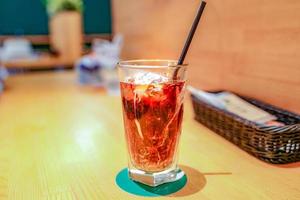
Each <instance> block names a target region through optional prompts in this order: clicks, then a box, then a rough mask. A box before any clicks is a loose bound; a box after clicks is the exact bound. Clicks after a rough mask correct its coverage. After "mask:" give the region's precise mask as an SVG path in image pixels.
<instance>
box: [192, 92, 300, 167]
mask: <svg viewBox="0 0 300 200" xmlns="http://www.w3.org/2000/svg"><path fill="white" fill-rule="evenodd" d="M219 92H221V91H219ZM215 93H217V92H215ZM191 97H192V102H193V107H194V111H195V119H196V120H197V121H199V122H200V123H202V124H204V125H205V126H207V127H208V128H210V129H212V130H213V131H214V132H216V133H218V134H219V135H221V136H222V137H224V138H226V139H227V140H229V141H230V142H232V143H234V144H236V145H237V146H238V147H240V148H241V149H243V150H245V151H246V152H248V153H250V154H252V155H254V156H255V157H257V158H259V159H260V160H263V161H266V162H269V163H273V164H285V163H291V162H296V161H300V116H299V115H297V114H294V113H291V112H288V111H286V110H283V109H280V108H276V107H274V106H271V105H269V104H266V103H263V102H260V101H257V100H254V99H252V98H248V97H242V96H239V97H241V98H242V99H244V100H246V101H248V102H249V103H251V104H253V105H255V106H257V107H259V108H261V109H263V110H265V111H267V112H268V113H271V114H273V115H275V116H276V117H277V121H279V122H283V123H284V124H286V125H285V126H281V127H278V126H266V125H258V124H256V123H254V122H251V121H248V120H246V119H244V118H241V117H239V116H237V115H235V114H233V113H230V112H227V111H224V110H221V109H219V108H216V107H214V106H212V105H210V104H207V103H205V102H204V101H201V100H199V98H197V97H195V96H194V95H191Z"/></svg>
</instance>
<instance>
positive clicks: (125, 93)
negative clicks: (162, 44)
mask: <svg viewBox="0 0 300 200" xmlns="http://www.w3.org/2000/svg"><path fill="white" fill-rule="evenodd" d="M118 70H119V77H120V87H121V97H122V105H123V119H124V127H125V136H126V142H127V148H128V154H129V156H128V158H129V165H128V171H129V176H130V178H131V179H133V180H134V181H138V182H141V183H144V184H147V185H150V186H157V185H160V184H163V183H166V182H173V181H176V180H178V179H180V178H181V177H182V176H183V175H184V172H183V171H181V170H180V169H179V168H178V167H177V157H178V156H177V155H178V150H177V149H178V143H179V138H180V134H181V124H182V115H183V98H184V91H185V80H186V66H182V65H181V66H178V65H177V62H176V61H172V60H132V61H122V62H120V63H118ZM175 71H176V76H175V77H176V78H174V74H175Z"/></svg>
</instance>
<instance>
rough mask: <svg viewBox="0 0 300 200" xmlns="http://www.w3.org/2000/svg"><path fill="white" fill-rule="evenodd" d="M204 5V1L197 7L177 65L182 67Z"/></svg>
mask: <svg viewBox="0 0 300 200" xmlns="http://www.w3.org/2000/svg"><path fill="white" fill-rule="evenodd" d="M205 5H206V2H205V1H202V2H201V4H200V7H199V9H198V12H197V15H196V17H195V19H194V22H193V25H192V27H191V30H190V32H189V35H188V37H187V39H186V42H185V44H184V47H183V49H182V52H181V55H180V58H179V60H178V63H177V64H178V65H183V62H184V59H185V56H186V54H187V52H188V50H189V47H190V45H191V42H192V40H193V37H194V34H195V32H196V30H197V27H198V24H199V21H200V18H201V16H202V13H203V11H204V8H205ZM178 69H179V68H177V69H176V70H175V72H174V76H173V79H177V73H178Z"/></svg>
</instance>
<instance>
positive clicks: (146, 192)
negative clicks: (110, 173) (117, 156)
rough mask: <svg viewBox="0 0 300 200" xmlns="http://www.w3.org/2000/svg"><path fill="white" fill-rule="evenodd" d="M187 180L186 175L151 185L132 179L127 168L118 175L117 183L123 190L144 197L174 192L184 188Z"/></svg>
mask: <svg viewBox="0 0 300 200" xmlns="http://www.w3.org/2000/svg"><path fill="white" fill-rule="evenodd" d="M186 182H187V177H186V175H184V176H183V177H182V178H181V179H179V180H177V181H174V182H172V183H165V184H162V185H159V186H156V187H151V186H148V185H144V184H142V183H138V182H135V181H133V180H131V179H130V178H129V176H128V169H127V168H125V169H123V170H121V171H120V172H119V173H118V175H117V177H116V183H117V185H118V186H119V187H120V188H121V189H122V190H124V191H126V192H128V193H130V194H134V195H138V196H144V197H157V196H166V195H170V194H173V193H175V192H177V191H179V190H180V189H182V188H183V187H184V186H185V184H186Z"/></svg>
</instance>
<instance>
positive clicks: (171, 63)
mask: <svg viewBox="0 0 300 200" xmlns="http://www.w3.org/2000/svg"><path fill="white" fill-rule="evenodd" d="M177 62H178V61H177V60H168V59H135V60H122V61H119V62H118V63H117V66H118V67H120V68H133V69H140V68H144V69H166V68H172V69H176V68H182V67H186V66H187V64H183V65H178V64H177ZM147 63H149V64H147ZM155 63H157V65H155ZM162 63H166V64H164V65H163V64H162Z"/></svg>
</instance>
